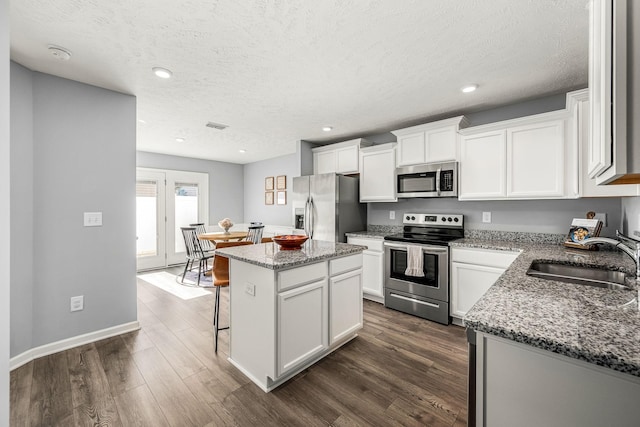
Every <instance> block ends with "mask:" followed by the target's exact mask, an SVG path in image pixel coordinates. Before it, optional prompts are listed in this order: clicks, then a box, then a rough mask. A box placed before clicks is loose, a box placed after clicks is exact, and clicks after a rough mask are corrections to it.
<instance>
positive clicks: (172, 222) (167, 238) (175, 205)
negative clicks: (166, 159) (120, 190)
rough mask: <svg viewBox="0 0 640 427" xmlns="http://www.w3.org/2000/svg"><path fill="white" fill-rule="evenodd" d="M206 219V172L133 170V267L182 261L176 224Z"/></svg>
mask: <svg viewBox="0 0 640 427" xmlns="http://www.w3.org/2000/svg"><path fill="white" fill-rule="evenodd" d="M197 222H203V223H205V224H208V222H209V175H208V174H206V173H199V172H187V171H174V170H163V169H147V168H137V169H136V260H137V270H138V271H141V270H150V269H156V268H165V267H168V266H170V265H175V264H180V263H183V262H185V256H186V253H185V246H184V240H183V238H182V232H181V230H180V227H185V226H188V225H189V224H192V223H197Z"/></svg>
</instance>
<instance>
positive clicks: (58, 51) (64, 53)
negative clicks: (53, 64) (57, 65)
mask: <svg viewBox="0 0 640 427" xmlns="http://www.w3.org/2000/svg"><path fill="white" fill-rule="evenodd" d="M48 49H49V53H50V54H51V55H53V57H54V58H56V59H58V60H60V61H68V60H69V58H71V52H69V51H68V50H67V49H65V48H63V47H60V46H54V45H52V44H50V45H49V46H48Z"/></svg>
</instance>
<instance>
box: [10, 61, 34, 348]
mask: <svg viewBox="0 0 640 427" xmlns="http://www.w3.org/2000/svg"><path fill="white" fill-rule="evenodd" d="M11 94H12V96H11V164H12V165H14V167H12V168H11V229H12V230H13V233H11V251H12V253H13V254H15V256H13V257H11V287H12V290H13V291H12V292H11V307H12V310H11V330H12V333H11V354H12V355H16V354H20V353H23V352H24V351H27V350H29V349H30V348H31V347H32V338H33V305H32V301H33V283H34V269H33V261H32V259H31V257H30V256H20V254H25V255H26V254H30V255H33V254H34V236H33V225H34V222H33V221H34V219H33V195H34V188H33V178H34V171H33V73H32V72H31V71H29V70H27V69H26V68H24V67H22V66H21V65H18V64H16V63H15V62H11ZM18 166H19V167H18Z"/></svg>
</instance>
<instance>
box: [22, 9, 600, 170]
mask: <svg viewBox="0 0 640 427" xmlns="http://www.w3.org/2000/svg"><path fill="white" fill-rule="evenodd" d="M586 3H587V0H555V1H554V0H491V1H479V0H478V1H472V0H455V1H445V0H415V1H410V0H322V1H319V0H306V1H303V0H298V1H296V0H270V1H269V0H262V1H259V0H254V1H249V0H236V1H233V0H225V1H220V0H172V1H170V0H136V1H133V0H109V1H106V0H48V1H45V0H11V1H10V7H11V58H12V59H13V60H14V61H16V62H18V63H20V64H22V65H24V66H26V67H28V68H30V69H32V70H36V71H41V72H45V73H49V74H54V75H57V76H61V77H65V78H69V79H73V80H77V81H81V82H85V83H89V84H92V85H96V86H100V87H104V88H108V89H113V90H117V91H121V92H124V93H129V94H133V95H136V96H137V99H138V119H139V120H144V122H146V123H140V122H139V123H138V149H139V150H143V151H151V152H158V153H167V154H175V155H180V156H187V157H197V158H205V159H212V160H220V161H226V162H234V163H249V162H254V161H257V160H262V159H267V158H271V157H276V156H280V155H284V154H289V153H293V152H294V151H295V146H296V141H297V140H299V139H305V140H310V141H327V140H329V139H330V140H332V141H339V140H344V139H347V138H350V137H356V136H363V135H366V134H375V133H380V132H385V131H388V130H391V129H397V128H399V127H402V126H405V125H407V124H409V123H411V124H414V123H417V122H419V121H420V120H421V119H426V118H429V117H436V116H438V117H442V116H443V115H446V114H447V113H453V112H460V111H471V110H478V109H482V108H489V107H491V106H495V105H501V104H506V103H510V102H515V101H519V100H523V99H529V98H532V97H538V96H542V95H545V94H551V93H557V92H559V91H562V90H567V89H572V88H576V87H580V86H585V85H586V83H587V60H588V10H587V9H586ZM49 44H53V45H59V46H63V47H65V48H66V49H68V50H70V51H71V52H72V57H71V59H70V60H69V61H67V62H62V61H59V60H57V59H55V58H54V57H53V56H52V55H50V54H49V53H48V52H47V46H48V45H49ZM156 66H159V67H165V68H168V69H170V70H172V71H173V73H174V76H173V78H172V79H170V80H161V79H158V78H157V77H155V76H154V75H153V74H152V72H151V68H152V67H156ZM467 83H477V84H478V85H479V86H480V87H479V89H478V90H477V91H476V92H475V93H473V94H470V95H464V94H462V93H461V92H460V87H461V86H463V85H464V84H467ZM208 121H213V122H216V123H222V124H226V125H229V128H228V129H226V130H223V131H219V130H215V129H210V128H207V127H205V124H206V123H207V122H208ZM422 121H424V120H422ZM325 125H330V126H333V127H334V131H333V132H331V133H325V132H322V130H321V127H322V126H325ZM177 137H182V138H185V139H186V141H185V142H182V143H178V142H176V141H175V139H176V138H177ZM239 149H246V150H247V153H245V154H241V153H239V152H238V150H239Z"/></svg>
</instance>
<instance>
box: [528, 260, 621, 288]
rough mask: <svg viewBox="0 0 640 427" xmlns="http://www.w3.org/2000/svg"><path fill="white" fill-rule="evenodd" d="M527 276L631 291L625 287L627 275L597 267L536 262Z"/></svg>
mask: <svg viewBox="0 0 640 427" xmlns="http://www.w3.org/2000/svg"><path fill="white" fill-rule="evenodd" d="M527 275H529V276H533V277H539V278H541V279H548V280H557V281H559V282H568V283H575V284H577V285H587V286H595V287H598V288H607V289H615V290H631V288H630V287H629V286H626V285H625V281H624V278H625V273H623V272H621V271H613V270H603V269H601V268H597V267H579V266H575V265H567V264H555V263H552V262H545V261H534V262H532V263H531V266H529V270H527Z"/></svg>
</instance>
